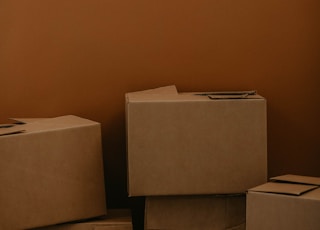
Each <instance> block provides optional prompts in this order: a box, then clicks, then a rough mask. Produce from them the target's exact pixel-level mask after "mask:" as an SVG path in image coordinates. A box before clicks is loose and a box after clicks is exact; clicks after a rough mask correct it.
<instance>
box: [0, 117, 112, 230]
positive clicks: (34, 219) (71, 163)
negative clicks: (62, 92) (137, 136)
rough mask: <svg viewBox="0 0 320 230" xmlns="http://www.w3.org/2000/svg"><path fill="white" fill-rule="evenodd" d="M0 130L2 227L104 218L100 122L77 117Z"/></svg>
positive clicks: (31, 121) (27, 121) (30, 122)
mask: <svg viewBox="0 0 320 230" xmlns="http://www.w3.org/2000/svg"><path fill="white" fill-rule="evenodd" d="M20 120H21V121H22V122H20V123H22V124H16V125H11V127H10V125H8V126H6V127H5V128H0V151H1V156H0V157H1V160H0V185H1V186H0V204H1V205H0V217H1V218H0V220H1V221H0V229H28V228H34V227H41V226H46V225H50V224H56V223H62V222H67V221H73V220H79V219H86V218H91V217H96V216H101V215H105V214H106V200H105V188H104V172H103V160H102V148H101V130H100V124H99V123H97V122H94V121H90V120H87V119H83V118H80V117H77V116H72V115H69V116H61V117H56V118H48V119H20Z"/></svg>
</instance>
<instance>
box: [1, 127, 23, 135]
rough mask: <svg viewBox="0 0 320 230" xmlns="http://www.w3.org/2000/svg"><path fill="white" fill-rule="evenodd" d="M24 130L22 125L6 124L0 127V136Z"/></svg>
mask: <svg viewBox="0 0 320 230" xmlns="http://www.w3.org/2000/svg"><path fill="white" fill-rule="evenodd" d="M25 131H26V130H25V129H24V128H23V127H19V126H7V127H2V128H0V136H4V135H10V134H16V133H22V132H25Z"/></svg>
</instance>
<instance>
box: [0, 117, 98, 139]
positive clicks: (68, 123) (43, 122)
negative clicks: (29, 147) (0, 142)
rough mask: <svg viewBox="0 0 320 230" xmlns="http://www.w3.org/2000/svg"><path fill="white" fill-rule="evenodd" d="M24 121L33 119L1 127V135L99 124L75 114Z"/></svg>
mask: <svg viewBox="0 0 320 230" xmlns="http://www.w3.org/2000/svg"><path fill="white" fill-rule="evenodd" d="M23 120H24V121H27V120H29V121H32V122H30V123H29V122H28V123H23V124H17V125H14V126H12V127H8V128H1V129H0V136H2V135H9V134H16V133H21V132H26V133H31V132H42V131H48V130H60V129H65V128H72V127H81V126H87V125H92V124H98V123H97V122H94V121H90V120H87V119H84V118H80V117H77V116H74V115H65V116H60V117H54V118H40V119H37V118H34V119H33V118H31V119H28V118H26V119H23Z"/></svg>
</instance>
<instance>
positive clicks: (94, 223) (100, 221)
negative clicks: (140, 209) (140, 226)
mask: <svg viewBox="0 0 320 230" xmlns="http://www.w3.org/2000/svg"><path fill="white" fill-rule="evenodd" d="M34 230H132V218H131V212H130V210H127V209H108V214H107V215H106V216H105V217H101V218H96V219H92V220H87V221H82V222H77V223H66V224H59V225H54V226H48V227H43V228H36V229H34Z"/></svg>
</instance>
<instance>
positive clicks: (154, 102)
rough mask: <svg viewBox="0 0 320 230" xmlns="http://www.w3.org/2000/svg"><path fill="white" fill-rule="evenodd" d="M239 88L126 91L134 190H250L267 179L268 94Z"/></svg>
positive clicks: (173, 192) (130, 173) (185, 192)
mask: <svg viewBox="0 0 320 230" xmlns="http://www.w3.org/2000/svg"><path fill="white" fill-rule="evenodd" d="M237 93H238V92H224V93H221V94H220V95H219V94H217V93H214V92H213V93H178V92H177V91H176V88H175V87H174V86H168V87H162V88H159V89H155V90H148V91H142V92H136V93H127V94H126V123H127V125H126V127H127V159H128V193H129V196H153V195H198V194H226V193H244V192H246V191H247V190H248V189H249V188H251V187H253V186H257V185H259V184H262V183H265V182H266V181H267V127H266V100H265V99H264V98H263V97H261V96H259V95H256V94H254V95H244V94H240V93H239V95H237Z"/></svg>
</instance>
